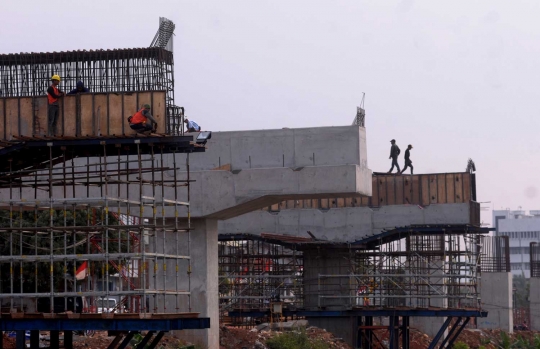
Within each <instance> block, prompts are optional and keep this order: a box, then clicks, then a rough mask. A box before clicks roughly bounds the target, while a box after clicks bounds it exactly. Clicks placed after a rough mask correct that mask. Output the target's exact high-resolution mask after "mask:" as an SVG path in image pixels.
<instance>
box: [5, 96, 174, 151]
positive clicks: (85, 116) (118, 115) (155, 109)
mask: <svg viewBox="0 0 540 349" xmlns="http://www.w3.org/2000/svg"><path fill="white" fill-rule="evenodd" d="M165 99H166V93H165V91H148V92H118V93H84V94H78V95H67V96H65V97H63V98H61V99H60V100H59V116H58V121H57V124H56V125H57V126H56V131H57V132H56V133H57V135H58V136H68V137H76V136H109V135H110V136H112V135H126V134H134V133H135V131H133V130H131V128H130V127H129V123H128V121H127V117H128V116H130V115H133V114H134V113H135V112H136V111H138V110H139V109H140V108H141V107H142V105H143V104H146V103H148V104H150V105H151V106H152V109H151V112H152V115H153V116H154V118H155V119H156V121H157V122H158V127H157V132H159V133H163V132H165V131H166V119H167V118H166V102H165ZM0 128H1V129H2V130H1V131H0V139H1V140H7V141H11V140H15V139H17V137H18V136H26V137H32V136H45V135H47V132H48V122H47V97H46V96H35V97H5V98H0Z"/></svg>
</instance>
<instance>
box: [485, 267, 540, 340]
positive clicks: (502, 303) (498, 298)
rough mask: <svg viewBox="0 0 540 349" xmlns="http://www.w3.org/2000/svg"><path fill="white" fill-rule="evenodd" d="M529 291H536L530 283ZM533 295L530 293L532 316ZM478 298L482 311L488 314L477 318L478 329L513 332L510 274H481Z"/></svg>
mask: <svg viewBox="0 0 540 349" xmlns="http://www.w3.org/2000/svg"><path fill="white" fill-rule="evenodd" d="M531 281H532V279H531ZM531 290H536V289H534V288H533V287H532V282H531ZM533 293H534V292H531V314H533V310H532V297H533ZM480 298H481V302H482V309H483V310H486V311H487V312H488V316H487V317H485V318H478V328H485V329H500V330H503V331H505V332H508V333H512V332H513V331H514V315H513V312H512V273H507V272H502V273H482V279H481V281H480ZM531 319H532V316H531Z"/></svg>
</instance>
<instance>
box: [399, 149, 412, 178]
mask: <svg viewBox="0 0 540 349" xmlns="http://www.w3.org/2000/svg"><path fill="white" fill-rule="evenodd" d="M412 148H413V146H412V144H409V146H408V147H407V149H406V150H405V167H404V168H403V171H401V173H403V172H405V170H406V169H407V167H410V168H411V174H413V170H414V168H413V165H412V160H411V149H412Z"/></svg>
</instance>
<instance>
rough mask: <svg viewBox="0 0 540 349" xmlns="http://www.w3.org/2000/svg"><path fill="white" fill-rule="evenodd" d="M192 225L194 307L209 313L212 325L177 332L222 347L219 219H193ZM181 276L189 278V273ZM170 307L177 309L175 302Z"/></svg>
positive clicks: (199, 342)
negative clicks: (220, 340) (220, 337)
mask: <svg viewBox="0 0 540 349" xmlns="http://www.w3.org/2000/svg"><path fill="white" fill-rule="evenodd" d="M191 226H192V229H193V230H192V231H191V265H192V274H191V311H193V312H198V313H200V316H201V317H209V318H210V329H206V330H185V331H177V332H176V333H175V334H174V335H175V336H176V337H178V338H181V339H184V340H186V341H189V342H191V343H194V344H197V345H199V346H201V347H202V348H205V349H206V348H219V294H218V230H217V220H214V219H193V220H192V221H191ZM180 277H181V278H182V279H184V281H185V278H186V277H185V275H181V276H180ZM184 284H185V283H184ZM171 302H172V300H171ZM186 307H187V304H182V305H181V311H187V310H185V309H186ZM167 308H168V309H174V308H175V307H174V303H173V304H171V305H170V306H168V307H167Z"/></svg>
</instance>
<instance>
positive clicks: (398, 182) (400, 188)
mask: <svg viewBox="0 0 540 349" xmlns="http://www.w3.org/2000/svg"><path fill="white" fill-rule="evenodd" d="M394 182H395V188H396V191H395V192H396V204H397V205H403V204H405V203H406V202H405V200H404V196H403V193H404V191H405V188H404V182H405V181H404V177H403V176H399V177H396V178H395V179H394Z"/></svg>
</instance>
